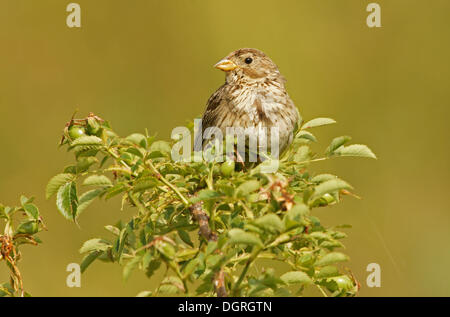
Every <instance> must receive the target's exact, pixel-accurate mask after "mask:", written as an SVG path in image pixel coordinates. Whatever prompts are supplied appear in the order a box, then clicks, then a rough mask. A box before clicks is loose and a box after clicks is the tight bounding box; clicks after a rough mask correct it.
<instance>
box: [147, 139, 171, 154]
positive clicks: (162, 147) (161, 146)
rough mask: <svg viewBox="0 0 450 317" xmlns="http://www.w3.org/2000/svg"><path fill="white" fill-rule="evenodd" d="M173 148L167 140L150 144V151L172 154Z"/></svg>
mask: <svg viewBox="0 0 450 317" xmlns="http://www.w3.org/2000/svg"><path fill="white" fill-rule="evenodd" d="M171 151H172V148H171V147H170V144H169V143H168V142H166V141H155V142H153V143H152V145H151V146H150V152H161V153H164V154H170V152H171Z"/></svg>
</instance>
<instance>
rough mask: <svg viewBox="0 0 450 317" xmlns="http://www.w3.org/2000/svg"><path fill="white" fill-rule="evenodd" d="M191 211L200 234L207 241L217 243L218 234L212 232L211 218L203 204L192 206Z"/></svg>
mask: <svg viewBox="0 0 450 317" xmlns="http://www.w3.org/2000/svg"><path fill="white" fill-rule="evenodd" d="M189 209H190V210H191V212H192V217H193V218H194V220H195V221H197V222H198V226H199V228H200V230H199V234H200V235H201V236H202V237H203V238H205V240H206V241H217V234H216V233H214V232H212V231H211V228H210V227H209V217H208V215H207V214H206V212H205V211H204V210H203V208H202V203H201V202H198V203H195V204H193V205H191V206H189Z"/></svg>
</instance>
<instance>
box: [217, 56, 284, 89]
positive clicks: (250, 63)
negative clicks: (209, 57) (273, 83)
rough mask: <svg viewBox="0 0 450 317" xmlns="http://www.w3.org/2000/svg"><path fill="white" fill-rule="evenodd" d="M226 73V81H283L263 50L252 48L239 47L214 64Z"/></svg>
mask: <svg viewBox="0 0 450 317" xmlns="http://www.w3.org/2000/svg"><path fill="white" fill-rule="evenodd" d="M214 67H216V68H217V69H220V70H222V71H224V72H226V73H227V75H226V76H227V82H229V83H233V82H238V81H246V82H255V81H263V80H265V79H272V80H277V79H278V80H280V81H282V82H284V79H283V77H282V76H281V74H280V72H279V70H278V67H277V65H275V63H274V62H273V61H272V60H271V59H270V58H269V57H268V56H267V55H266V54H264V53H263V52H261V51H260V50H257V49H254V48H241V49H239V50H237V51H234V52H232V53H230V54H228V56H227V57H225V58H224V59H222V60H220V61H219V62H218V63H217V64H216V65H214Z"/></svg>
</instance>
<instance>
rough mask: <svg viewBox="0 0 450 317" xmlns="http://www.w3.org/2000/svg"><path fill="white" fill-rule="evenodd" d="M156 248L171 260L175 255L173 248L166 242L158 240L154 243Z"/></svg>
mask: <svg viewBox="0 0 450 317" xmlns="http://www.w3.org/2000/svg"><path fill="white" fill-rule="evenodd" d="M155 247H156V249H157V250H158V251H159V252H160V253H161V254H163V255H164V256H165V257H166V258H168V259H169V260H172V259H173V258H174V257H175V248H174V247H173V245H171V244H170V243H168V242H165V241H158V242H157V243H156V244H155Z"/></svg>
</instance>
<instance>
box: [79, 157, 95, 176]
mask: <svg viewBox="0 0 450 317" xmlns="http://www.w3.org/2000/svg"><path fill="white" fill-rule="evenodd" d="M97 162H98V159H97V158H96V157H83V158H81V159H79V160H78V162H77V165H76V167H75V170H76V172H77V173H84V172H86V171H87V170H89V168H90V167H91V166H92V165H94V164H95V163H97Z"/></svg>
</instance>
